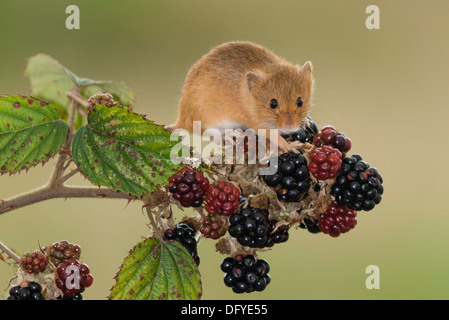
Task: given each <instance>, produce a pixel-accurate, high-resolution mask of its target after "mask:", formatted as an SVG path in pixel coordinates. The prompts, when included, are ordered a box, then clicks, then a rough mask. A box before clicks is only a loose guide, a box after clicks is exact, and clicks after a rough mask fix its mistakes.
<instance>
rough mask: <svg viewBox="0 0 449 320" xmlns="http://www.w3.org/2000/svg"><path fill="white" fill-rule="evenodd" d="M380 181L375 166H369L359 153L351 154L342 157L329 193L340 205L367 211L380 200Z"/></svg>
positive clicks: (380, 178) (381, 190)
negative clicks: (339, 168) (338, 170)
mask: <svg viewBox="0 0 449 320" xmlns="http://www.w3.org/2000/svg"><path fill="white" fill-rule="evenodd" d="M382 183H383V179H382V176H381V175H380V173H379V172H378V171H377V169H376V168H374V167H370V165H369V164H368V163H367V162H365V161H363V160H362V157H361V156H360V155H353V156H351V157H347V158H345V159H343V164H342V167H341V170H340V174H339V175H338V176H337V178H336V180H335V183H334V184H333V185H332V188H331V194H332V195H333V196H334V197H335V200H336V201H337V203H338V204H340V205H343V206H348V207H349V208H351V209H353V210H357V211H360V210H364V211H369V210H372V209H373V208H374V207H375V206H376V205H377V204H379V203H380V201H381V200H382V194H383V192H384V188H383V185H382Z"/></svg>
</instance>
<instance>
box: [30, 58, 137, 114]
mask: <svg viewBox="0 0 449 320" xmlns="http://www.w3.org/2000/svg"><path fill="white" fill-rule="evenodd" d="M25 74H26V75H27V76H28V77H29V78H30V82H31V93H32V95H34V96H36V97H38V98H41V99H44V100H46V101H50V102H51V103H53V104H54V105H56V106H57V107H58V111H59V113H60V116H61V118H63V119H66V118H67V116H68V110H69V108H70V101H69V99H68V98H67V96H66V92H67V91H69V90H75V91H77V90H81V95H82V96H84V97H85V98H86V99H88V98H89V97H90V96H92V95H94V94H95V93H97V92H98V91H100V92H105V93H106V92H109V93H110V94H112V95H113V96H114V99H115V100H116V101H117V102H119V103H120V104H123V105H128V106H129V105H132V104H133V103H134V99H135V92H134V91H133V90H132V89H131V88H130V87H128V86H127V85H126V84H124V83H121V82H113V81H96V80H91V79H88V78H81V77H78V76H77V75H76V74H74V73H73V72H71V71H70V70H68V69H67V68H65V67H64V66H63V65H61V64H60V63H59V62H58V61H57V60H55V59H54V58H52V57H50V56H49V55H46V54H42V53H40V54H37V55H35V56H33V57H31V58H30V59H29V60H28V64H27V67H26V70H25Z"/></svg>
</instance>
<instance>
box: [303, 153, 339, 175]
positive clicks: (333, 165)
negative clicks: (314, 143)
mask: <svg viewBox="0 0 449 320" xmlns="http://www.w3.org/2000/svg"><path fill="white" fill-rule="evenodd" d="M341 163H342V161H341V152H340V151H339V150H338V149H334V148H332V147H329V146H322V147H321V148H314V149H313V150H312V152H310V163H309V171H310V173H311V174H312V175H313V176H314V177H315V179H317V180H327V179H333V178H335V177H336V176H337V173H338V171H339V170H340V168H341Z"/></svg>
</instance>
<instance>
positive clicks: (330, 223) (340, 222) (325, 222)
mask: <svg viewBox="0 0 449 320" xmlns="http://www.w3.org/2000/svg"><path fill="white" fill-rule="evenodd" d="M356 216H357V211H355V210H351V209H349V208H348V207H346V206H340V205H339V204H338V203H337V202H336V201H334V202H332V204H331V205H330V206H329V208H328V209H327V212H326V213H325V214H321V215H320V218H319V219H318V226H319V228H320V230H321V231H323V232H324V233H326V234H329V235H330V236H332V237H338V236H339V235H340V234H341V233H346V232H348V231H349V230H351V229H354V227H355V226H356V224H357V219H356Z"/></svg>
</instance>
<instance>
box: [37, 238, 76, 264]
mask: <svg viewBox="0 0 449 320" xmlns="http://www.w3.org/2000/svg"><path fill="white" fill-rule="evenodd" d="M43 250H44V252H45V253H46V254H47V257H48V259H49V260H50V261H51V262H52V263H53V264H54V265H55V266H57V265H59V264H60V263H62V262H67V261H68V260H70V259H79V258H80V255H81V247H80V246H79V245H77V244H73V243H69V242H68V241H66V240H62V241H58V242H53V243H52V244H51V245H50V246H48V247H45V248H43Z"/></svg>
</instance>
